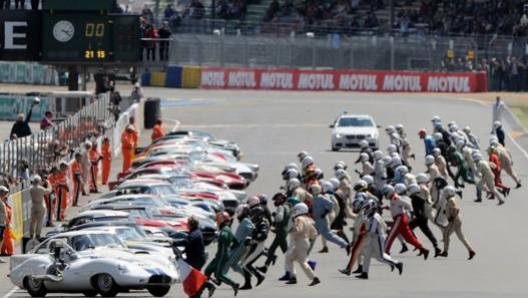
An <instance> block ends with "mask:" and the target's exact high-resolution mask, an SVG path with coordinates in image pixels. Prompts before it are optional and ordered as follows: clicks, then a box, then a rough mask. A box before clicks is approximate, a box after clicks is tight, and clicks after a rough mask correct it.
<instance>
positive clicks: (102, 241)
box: [71, 233, 126, 251]
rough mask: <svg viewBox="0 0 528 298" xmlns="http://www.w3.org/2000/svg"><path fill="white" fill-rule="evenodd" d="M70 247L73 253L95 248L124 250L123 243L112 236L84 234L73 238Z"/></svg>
mask: <svg viewBox="0 0 528 298" xmlns="http://www.w3.org/2000/svg"><path fill="white" fill-rule="evenodd" d="M71 244H72V245H71V246H72V247H73V249H75V251H83V250H87V249H90V248H97V247H114V248H126V247H125V245H124V244H123V242H121V240H119V238H118V237H117V236H116V235H114V234H107V233H104V234H84V235H78V236H73V237H72V238H71Z"/></svg>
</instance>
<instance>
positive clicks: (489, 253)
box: [0, 89, 528, 298]
mask: <svg viewBox="0 0 528 298" xmlns="http://www.w3.org/2000/svg"><path fill="white" fill-rule="evenodd" d="M146 93H149V94H148V96H152V97H161V98H165V99H167V100H164V101H163V116H164V118H167V119H168V120H178V121H180V122H181V125H180V128H181V129H200V130H207V131H210V132H211V133H213V134H214V135H216V136H217V137H219V138H222V139H228V140H233V141H236V142H238V144H239V145H240V147H241V148H242V150H243V151H244V158H243V161H247V162H251V163H258V164H260V166H261V170H260V174H259V178H258V180H257V181H256V182H255V183H254V184H252V185H251V186H250V188H249V189H248V193H249V194H257V193H265V194H268V195H269V196H272V195H273V194H274V193H275V192H277V191H278V188H279V186H281V185H282V184H283V181H282V180H281V176H280V172H281V171H282V169H283V167H284V166H285V165H286V164H287V163H290V162H293V161H297V160H296V155H297V153H298V152H299V151H301V150H306V151H308V152H309V153H310V154H311V155H312V156H313V157H314V159H315V162H316V165H317V166H318V167H320V168H321V169H323V171H324V172H325V175H326V176H327V177H328V178H330V176H331V175H333V170H332V168H333V166H334V164H335V162H336V161H339V160H343V161H345V162H347V163H348V165H349V173H351V174H352V176H353V177H354V178H353V180H355V179H356V178H357V175H355V174H353V168H354V166H353V165H352V164H353V162H354V161H355V159H356V158H357V153H356V152H339V153H334V152H331V151H330V129H329V128H328V125H329V124H331V123H332V122H333V120H334V119H335V118H336V117H337V116H338V115H339V114H341V113H342V112H343V111H348V113H349V114H370V115H372V116H373V117H374V118H375V119H376V121H377V123H378V124H380V125H382V126H383V127H385V126H386V125H388V124H398V123H401V124H403V125H404V126H405V127H406V131H407V134H408V135H409V137H410V140H411V142H412V146H413V149H414V150H413V151H414V152H415V153H416V157H417V159H416V161H414V163H413V168H414V169H413V172H414V173H417V172H418V171H423V170H424V169H425V166H424V164H423V160H424V158H423V157H424V149H423V144H422V142H421V140H420V139H419V138H418V135H417V133H418V130H419V129H421V128H425V129H427V130H428V131H430V130H431V129H432V126H431V122H430V119H431V117H432V116H433V115H439V116H441V117H442V119H443V120H444V123H446V124H447V123H448V122H449V121H451V120H454V121H456V122H457V123H458V125H459V127H463V126H467V125H469V126H471V128H472V130H473V131H474V132H475V133H477V134H478V135H479V136H480V138H481V143H482V144H483V145H484V146H486V147H487V144H488V139H489V130H490V127H491V110H490V109H491V108H490V107H489V106H486V105H483V104H481V103H479V102H476V101H468V100H461V99H457V95H453V98H449V97H446V96H435V95H427V96H421V95H407V94H363V93H324V92H312V93H300V92H265V91H260V92H254V91H238V92H230V91H199V90H195V91H193V90H174V89H171V90H169V89H155V90H154V89H153V90H149V89H147V90H146ZM463 97H468V96H463ZM381 135H382V138H381V142H380V143H381V148H382V149H383V150H385V149H386V147H387V138H386V137H385V134H384V133H383V130H382V131H381ZM506 142H507V143H506V146H507V147H508V148H510V150H511V151H512V155H513V159H514V165H515V168H516V170H517V172H518V174H519V176H520V177H521V179H522V180H524V181H527V183H528V178H527V174H528V170H526V169H528V159H527V158H528V155H527V154H526V152H522V151H521V150H520V148H519V147H517V146H516V145H514V143H513V139H512V138H511V137H509V138H508V139H507V140H506ZM503 177H504V181H505V182H506V184H507V185H509V186H514V183H513V181H512V180H511V179H510V178H509V177H508V178H507V177H506V176H504V175H503ZM527 188H528V184H526V186H525V187H523V188H521V189H519V190H512V193H511V195H510V197H509V198H508V199H507V201H506V204H505V205H503V206H501V207H497V205H496V201H487V200H485V201H484V202H483V203H480V204H477V203H474V202H473V199H474V198H475V188H474V187H471V186H466V189H465V190H464V199H463V200H462V217H463V222H464V226H463V229H464V232H465V234H466V237H467V238H468V240H469V241H470V242H471V244H472V245H473V246H474V249H475V250H476V252H477V255H476V257H475V259H474V260H472V261H468V260H467V251H466V250H465V248H464V247H463V246H462V244H461V243H460V242H459V241H458V239H457V238H456V236H455V235H453V236H452V238H451V249H450V252H449V258H447V259H440V258H437V259H434V258H432V257H430V259H429V260H427V261H424V260H423V259H422V258H421V257H416V256H415V255H416V252H407V253H405V254H403V255H399V254H398V253H397V251H399V249H400V245H399V243H397V242H396V243H395V245H394V247H393V257H395V258H396V259H398V260H401V261H403V262H404V272H403V275H402V276H398V275H397V273H391V272H390V269H389V268H388V267H386V266H384V265H380V264H379V263H377V261H375V260H373V261H372V264H373V266H372V268H371V270H370V280H368V281H360V280H356V279H355V278H354V277H353V276H351V277H347V276H344V275H342V274H340V273H339V272H338V271H337V269H338V268H343V266H344V265H345V264H346V262H347V261H348V257H347V256H346V253H345V251H344V250H340V249H339V248H338V247H337V246H335V245H332V244H329V245H330V246H329V248H330V253H328V254H318V253H317V251H318V250H319V249H320V248H321V242H320V240H319V241H318V242H317V245H316V247H315V249H314V252H313V253H312V255H311V259H313V260H316V261H317V263H318V265H317V269H316V273H317V275H318V276H319V277H320V279H321V281H322V283H321V284H320V285H317V286H316V287H307V286H306V285H307V284H308V283H309V281H308V280H307V278H306V277H305V276H304V274H303V273H302V271H300V270H299V272H298V275H297V276H298V280H299V284H297V285H293V286H287V285H284V284H283V282H279V281H277V278H278V277H279V276H281V275H282V273H283V260H284V258H283V256H282V255H281V254H279V259H278V261H277V264H276V265H275V266H274V267H272V268H271V270H270V271H269V272H268V274H267V279H266V280H265V281H264V283H263V284H262V285H261V286H259V287H258V288H254V289H253V290H251V291H240V292H239V295H238V297H249V296H251V297H253V298H260V297H271V296H273V297H289V298H293V297H325V296H327V297H352V296H354V297H406V298H414V297H428V298H436V297H463V298H470V297H482V298H484V297H499V296H500V297H527V295H528V288H527V287H526V281H525V275H524V274H525V271H524V269H525V268H527V266H528V259H527V258H526V257H525V255H526V252H527V251H528V232H526V228H525V227H524V216H525V214H526V213H525V210H527V209H528V201H527V200H526V197H528V190H527ZM433 231H434V232H435V234H436V235H437V238H439V239H441V235H440V233H439V232H438V229H436V228H434V227H433ZM416 233H417V235H418V236H419V238H420V239H421V240H422V241H423V242H424V244H425V245H426V247H428V248H431V244H430V243H429V242H428V240H427V239H426V238H425V237H424V236H423V235H422V234H421V232H419V231H416ZM271 237H273V236H271ZM440 247H442V244H440ZM209 250H210V253H214V251H215V246H214V245H213V246H212V247H210V249H209ZM263 261H264V260H263V259H262V260H259V261H258V262H257V264H258V265H260V264H261V263H263ZM6 268H7V266H5V265H0V273H2V276H3V277H2V278H0V298H8V297H27V296H28V295H27V293H26V292H25V291H21V290H15V291H13V292H9V290H10V289H12V288H13V286H12V285H11V283H10V282H9V280H8V278H6V277H5V274H7V270H6ZM229 275H231V276H233V277H235V278H236V279H237V280H239V281H240V282H242V278H241V276H239V275H238V274H237V273H234V272H232V271H231V272H230V273H229ZM2 295H5V296H3V297H2ZM232 295H233V294H232V291H231V289H229V288H228V287H226V286H222V287H220V288H219V289H218V290H217V291H216V294H215V296H214V297H232ZM59 296H60V297H72V296H76V295H54V294H52V295H49V296H48V297H59ZM119 296H120V297H125V296H134V297H141V296H145V297H150V296H149V295H148V293H146V292H138V293H131V294H127V295H125V294H121V295H119ZM167 297H186V295H185V294H184V293H183V291H182V288H181V285H176V286H175V287H173V289H172V290H171V293H170V294H169V295H168V296H167Z"/></svg>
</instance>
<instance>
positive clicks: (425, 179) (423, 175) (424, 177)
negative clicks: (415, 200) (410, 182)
mask: <svg viewBox="0 0 528 298" xmlns="http://www.w3.org/2000/svg"><path fill="white" fill-rule="evenodd" d="M416 182H418V183H420V184H421V183H427V182H429V176H428V175H427V174H426V173H419V174H418V175H416Z"/></svg>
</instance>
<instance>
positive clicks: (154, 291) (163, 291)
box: [147, 286, 170, 297]
mask: <svg viewBox="0 0 528 298" xmlns="http://www.w3.org/2000/svg"><path fill="white" fill-rule="evenodd" d="M147 291H148V292H149V293H150V295H152V296H154V297H163V296H165V295H167V293H169V291H170V286H150V287H147Z"/></svg>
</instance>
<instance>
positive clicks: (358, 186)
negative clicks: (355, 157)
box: [353, 180, 368, 191]
mask: <svg viewBox="0 0 528 298" xmlns="http://www.w3.org/2000/svg"><path fill="white" fill-rule="evenodd" d="M367 188H368V183H367V182H365V180H358V181H356V182H354V187H353V189H354V190H355V191H365V190H366V189H367Z"/></svg>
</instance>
